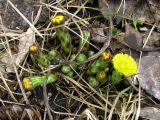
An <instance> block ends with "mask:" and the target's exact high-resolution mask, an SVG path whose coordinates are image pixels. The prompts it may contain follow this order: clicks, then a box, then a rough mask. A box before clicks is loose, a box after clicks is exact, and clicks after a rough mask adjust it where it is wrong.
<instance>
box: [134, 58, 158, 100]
mask: <svg viewBox="0 0 160 120" xmlns="http://www.w3.org/2000/svg"><path fill="white" fill-rule="evenodd" d="M159 69H160V57H156V56H143V57H142V58H141V62H140V65H139V74H138V75H137V77H138V79H139V82H140V85H141V87H142V88H143V89H144V90H146V92H147V93H149V94H150V95H153V96H154V97H155V98H157V99H159V100H160V72H159Z"/></svg>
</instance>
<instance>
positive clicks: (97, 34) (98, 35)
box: [91, 28, 106, 43]
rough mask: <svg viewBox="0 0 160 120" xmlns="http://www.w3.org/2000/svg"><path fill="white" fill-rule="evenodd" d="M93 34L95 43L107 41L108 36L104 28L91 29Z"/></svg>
mask: <svg viewBox="0 0 160 120" xmlns="http://www.w3.org/2000/svg"><path fill="white" fill-rule="evenodd" d="M91 29H92V31H91V34H92V39H91V40H93V41H95V42H97V43H104V42H105V41H106V36H105V34H104V31H103V28H91Z"/></svg>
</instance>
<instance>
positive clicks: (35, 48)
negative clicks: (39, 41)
mask: <svg viewBox="0 0 160 120" xmlns="http://www.w3.org/2000/svg"><path fill="white" fill-rule="evenodd" d="M37 51H38V47H37V45H36V44H32V45H31V46H29V52H30V53H36V52H37Z"/></svg>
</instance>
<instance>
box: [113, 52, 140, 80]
mask: <svg viewBox="0 0 160 120" xmlns="http://www.w3.org/2000/svg"><path fill="white" fill-rule="evenodd" d="M112 63H113V66H114V69H115V70H117V71H118V72H119V73H121V74H123V75H124V76H125V77H129V76H132V75H135V74H137V72H138V66H137V63H136V61H135V60H134V59H133V58H132V57H131V56H130V55H128V54H123V53H120V54H116V55H115V56H114V57H113V59H112Z"/></svg>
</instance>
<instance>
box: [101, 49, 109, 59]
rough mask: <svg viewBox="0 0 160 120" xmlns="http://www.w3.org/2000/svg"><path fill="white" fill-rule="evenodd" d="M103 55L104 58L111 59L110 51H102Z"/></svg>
mask: <svg viewBox="0 0 160 120" xmlns="http://www.w3.org/2000/svg"><path fill="white" fill-rule="evenodd" d="M101 57H102V59H103V60H109V58H110V53H109V52H106V51H104V52H102V54H101Z"/></svg>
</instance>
